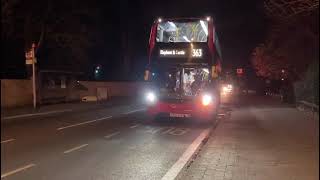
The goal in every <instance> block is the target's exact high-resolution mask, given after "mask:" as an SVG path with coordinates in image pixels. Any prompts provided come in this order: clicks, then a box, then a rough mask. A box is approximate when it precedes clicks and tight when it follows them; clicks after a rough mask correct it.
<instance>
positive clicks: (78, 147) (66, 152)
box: [63, 144, 89, 154]
mask: <svg viewBox="0 0 320 180" xmlns="http://www.w3.org/2000/svg"><path fill="white" fill-rule="evenodd" d="M88 145H89V144H82V145H80V146H77V147H74V148H72V149H69V150H66V151H64V152H63V153H64V154H68V153H71V152H72V151H75V150H78V149H81V148H83V147H86V146H88Z"/></svg>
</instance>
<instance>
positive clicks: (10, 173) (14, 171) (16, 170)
mask: <svg viewBox="0 0 320 180" xmlns="http://www.w3.org/2000/svg"><path fill="white" fill-rule="evenodd" d="M33 166H35V164H29V165H26V166H23V167H21V168H18V169H15V170H12V171H9V172H6V173H4V174H1V179H2V178H5V177H7V176H10V175H13V174H15V173H18V172H20V171H24V170H26V169H29V168H31V167H33Z"/></svg>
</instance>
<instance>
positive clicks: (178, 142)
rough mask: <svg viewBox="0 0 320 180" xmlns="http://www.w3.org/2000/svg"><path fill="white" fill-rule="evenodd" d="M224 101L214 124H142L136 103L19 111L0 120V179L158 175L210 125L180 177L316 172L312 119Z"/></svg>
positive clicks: (290, 110)
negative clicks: (40, 112) (6, 120)
mask: <svg viewBox="0 0 320 180" xmlns="http://www.w3.org/2000/svg"><path fill="white" fill-rule="evenodd" d="M226 107H227V108H222V109H220V111H219V116H218V118H217V122H216V123H215V124H201V123H197V121H196V120H194V121H192V120H175V121H170V120H169V121H161V122H148V118H147V117H146V115H145V107H144V106H142V105H119V106H111V107H110V106H108V107H104V106H103V105H100V106H99V107H97V108H80V109H78V110H72V108H71V109H70V111H69V110H68V111H65V112H63V113H52V114H45V115H39V116H23V117H21V116H18V117H20V118H18V120H17V121H12V122H11V123H5V124H2V126H1V179H8V180H18V179H19V180H29V179H30V180H35V179H36V180H61V179H63V180H73V179H76V180H105V179H108V180H109V179H139V180H140V179H142V180H143V179H148V180H150V179H162V178H163V177H167V175H168V174H169V175H170V174H171V172H178V173H179V172H180V171H179V169H175V170H172V169H173V167H179V165H181V162H183V161H184V159H183V158H184V157H187V156H186V154H188V153H190V152H189V149H190V147H194V144H195V142H197V140H198V139H199V137H202V135H203V134H204V133H205V132H207V131H208V129H209V128H211V129H212V130H213V133H212V134H211V135H212V136H213V137H210V138H209V140H208V142H207V143H206V144H205V146H203V147H202V149H201V151H200V156H197V158H196V159H195V160H194V162H193V163H191V166H190V168H189V169H188V168H187V171H186V172H187V174H186V175H185V176H183V178H182V179H195V177H196V176H195V175H198V176H197V177H207V178H208V179H212V178H213V175H214V174H215V175H216V174H217V173H216V171H217V169H215V168H218V170H219V172H220V173H221V170H226V171H228V172H229V174H230V177H233V178H232V179H241V178H238V177H240V176H241V177H247V176H248V175H252V176H250V178H242V179H260V178H257V177H258V176H256V175H259V177H260V176H261V177H266V178H267V177H275V178H269V179H277V178H278V179H284V178H280V177H286V178H287V177H289V176H287V175H288V174H285V173H284V172H291V171H292V172H293V175H294V176H295V173H296V174H297V173H298V174H297V176H296V177H303V178H298V179H307V178H306V177H311V176H310V173H311V174H312V177H313V176H315V175H313V174H315V172H316V170H315V168H314V167H315V166H314V164H315V163H314V161H313V160H314V159H315V158H314V154H317V153H316V152H319V149H317V150H314V149H312V148H313V147H318V144H317V146H315V145H314V142H315V140H314V139H319V132H318V129H317V131H316V134H317V136H315V135H314V133H315V131H314V127H317V126H318V124H316V125H315V124H314V123H318V120H317V121H310V118H309V117H308V116H305V115H303V113H300V112H299V111H298V110H296V109H295V108H294V107H289V106H287V105H283V104H280V103H279V102H277V101H276V100H274V99H270V98H266V97H264V98H261V97H259V98H257V97H253V96H248V97H244V98H242V99H240V101H239V104H235V105H234V106H226ZM228 107H230V108H228ZM212 127H213V128H212ZM316 142H318V141H316ZM311 150H312V151H311ZM186 152H188V153H186ZM249 152H250V153H249ZM231 155H232V156H231ZM223 157H225V158H223ZM227 157H228V158H227ZM230 157H233V158H230ZM267 158H269V159H267ZM181 159H182V160H181ZM232 159H234V160H235V159H238V160H235V161H233V160H232ZM317 159H318V156H317ZM249 160H250V161H249ZM248 161H249V162H255V163H254V164H252V163H248ZM290 162H292V163H290ZM270 163H275V164H280V165H283V164H284V165H285V166H278V165H277V166H276V165H274V164H271V165H270ZM177 164H178V166H176V165H177ZM228 164H229V165H230V164H232V165H231V166H228ZM266 165H270V166H268V168H267V169H266V168H265V166H266ZM288 165H290V166H288ZM230 168H231V169H230ZM232 168H234V169H232ZM283 168H286V169H285V170H283ZM290 168H291V169H290ZM247 169H250V172H251V174H248V173H247ZM306 169H307V170H306ZM264 170H268V171H266V172H265V171H264ZM181 172H183V171H181ZM268 173H269V176H267V175H266V174H268ZM277 173H278V174H277ZM299 173H300V174H299ZM226 174H228V173H224V176H225V175H226ZM289 174H291V173H289ZM219 177H220V176H219ZM169 179H170V178H169ZM200 179H201V178H200ZM204 179H206V178H204ZM262 179H263V178H262ZM267 179H268V178H267ZM311 179H312V178H311Z"/></svg>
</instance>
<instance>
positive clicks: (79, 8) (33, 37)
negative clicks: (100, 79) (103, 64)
mask: <svg viewBox="0 0 320 180" xmlns="http://www.w3.org/2000/svg"><path fill="white" fill-rule="evenodd" d="M93 3H94V1H89V2H88V1H87V2H83V1H77V0H68V1H60V0H57V1H53V0H47V1H42V0H32V1H31V0H25V1H22V0H1V5H2V7H1V10H2V12H1V15H2V18H1V23H2V27H3V31H2V38H3V39H7V40H9V41H10V40H11V41H13V40H15V39H18V40H19V42H20V43H23V44H24V46H25V50H27V49H29V48H30V47H31V45H32V43H33V42H35V43H36V44H38V51H39V53H38V54H37V56H38V60H39V65H40V66H42V67H43V68H45V69H48V68H53V69H64V70H71V71H83V70H84V69H85V68H86V67H87V64H88V61H89V54H90V51H91V50H92V49H93V48H94V47H95V46H97V45H99V43H101V41H100V39H101V37H99V35H100V34H101V33H102V32H100V31H99V30H98V28H97V24H98V21H100V20H101V18H100V17H99V15H100V14H99V13H100V12H99V11H98V10H97V6H94V5H93ZM17 53H19V52H17ZM20 53H24V52H20ZM61 67H62V68H61Z"/></svg>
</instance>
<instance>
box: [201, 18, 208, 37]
mask: <svg viewBox="0 0 320 180" xmlns="http://www.w3.org/2000/svg"><path fill="white" fill-rule="evenodd" d="M200 24H201V27H202V29H203V31H204V33H206V35H207V36H208V29H207V27H206V25H205V24H204V22H203V21H202V20H200Z"/></svg>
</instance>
